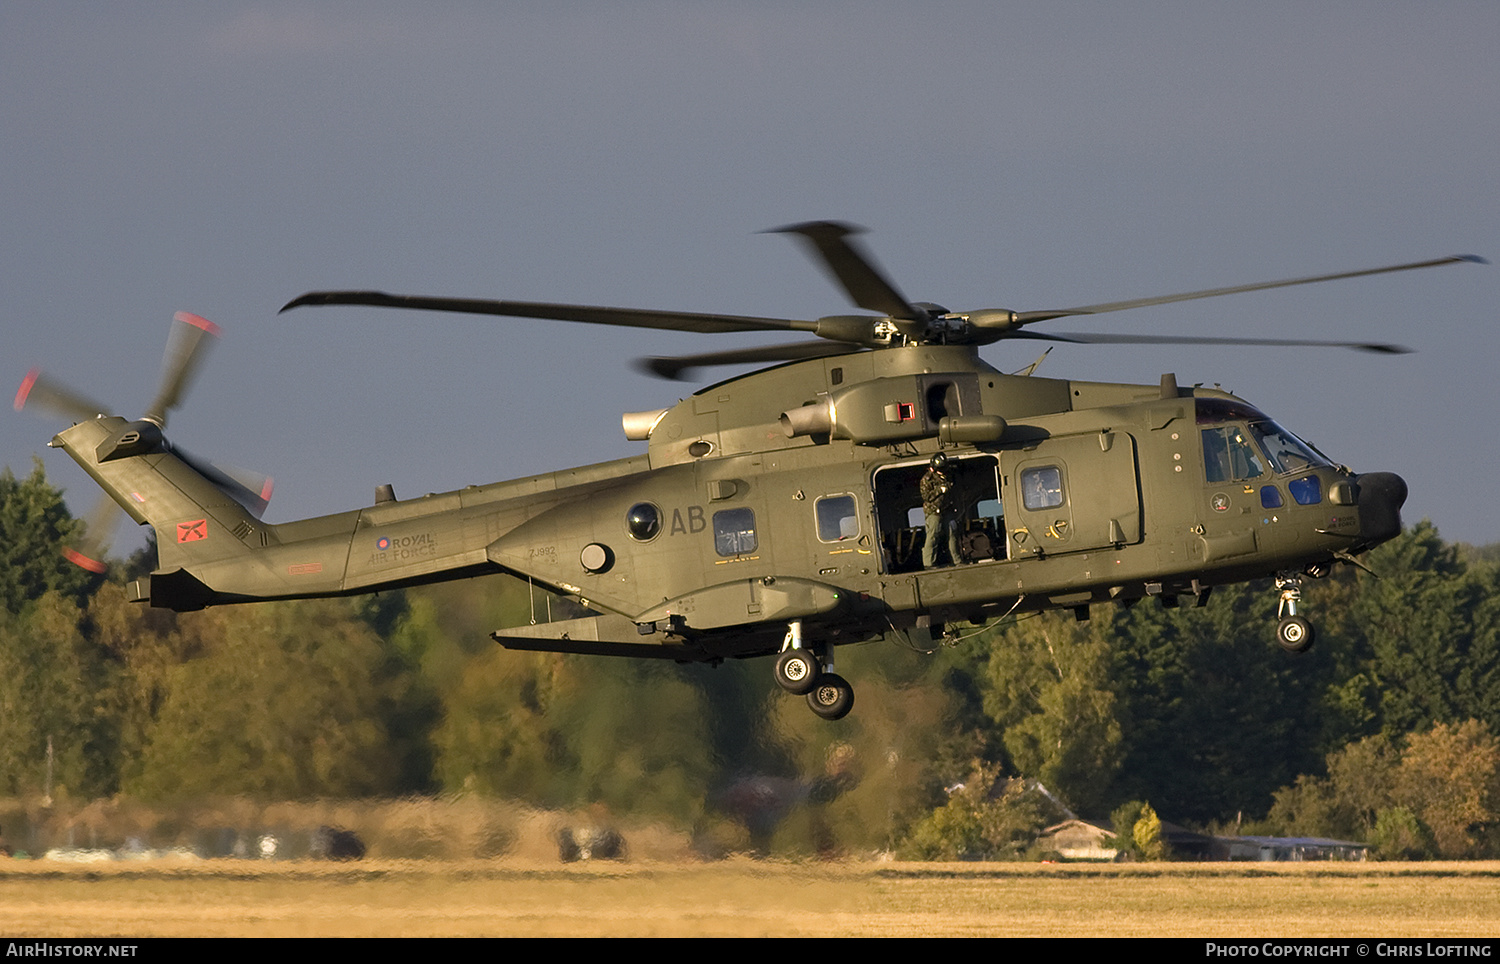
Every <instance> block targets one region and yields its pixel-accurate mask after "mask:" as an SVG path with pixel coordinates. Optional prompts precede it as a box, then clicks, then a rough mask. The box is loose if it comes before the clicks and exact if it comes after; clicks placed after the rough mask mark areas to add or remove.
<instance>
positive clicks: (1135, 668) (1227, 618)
mask: <svg viewBox="0 0 1500 964" xmlns="http://www.w3.org/2000/svg"><path fill="white" fill-rule="evenodd" d="M1274 598H1275V597H1274V593H1273V592H1272V591H1271V589H1270V587H1269V586H1268V585H1267V584H1264V583H1252V584H1248V585H1244V586H1229V587H1219V588H1217V589H1215V590H1214V593H1213V596H1212V597H1211V599H1210V600H1209V602H1208V604H1207V605H1206V606H1203V607H1202V608H1198V607H1184V608H1179V609H1167V608H1163V607H1160V606H1156V605H1152V604H1150V603H1149V602H1142V603H1141V604H1139V605H1136V606H1134V607H1133V608H1131V609H1130V610H1128V611H1124V612H1117V613H1115V614H1114V619H1113V623H1114V625H1113V630H1114V633H1115V634H1116V638H1117V642H1116V644H1115V648H1114V669H1113V686H1114V688H1115V692H1116V694H1117V697H1118V700H1119V710H1118V711H1117V712H1118V713H1119V718H1120V720H1121V726H1122V730H1123V733H1124V734H1125V737H1124V741H1123V744H1122V764H1121V769H1120V775H1119V778H1118V780H1117V783H1116V786H1117V788H1118V791H1119V796H1120V797H1126V796H1129V797H1137V798H1140V799H1149V800H1151V801H1153V803H1154V805H1155V806H1156V807H1157V808H1158V810H1159V811H1160V812H1162V813H1165V814H1167V815H1168V816H1169V817H1171V818H1172V819H1174V820H1196V821H1203V822H1207V821H1210V820H1215V819H1227V818H1232V817H1233V816H1234V815H1235V814H1236V813H1239V812H1248V813H1263V812H1265V810H1266V809H1267V808H1268V807H1269V806H1270V804H1271V795H1272V791H1273V790H1274V789H1275V788H1276V787H1278V786H1283V785H1286V784H1289V783H1291V782H1292V781H1293V780H1294V779H1295V778H1296V776H1297V774H1299V773H1305V772H1309V771H1312V770H1315V769H1317V768H1318V765H1319V763H1320V762H1321V753H1322V752H1326V751H1320V750H1319V745H1320V743H1321V742H1322V738H1323V733H1324V729H1323V727H1324V718H1325V716H1324V714H1325V710H1324V702H1323V694H1324V692H1325V690H1326V688H1327V686H1328V682H1329V679H1330V671H1331V668H1332V667H1333V666H1334V665H1335V659H1336V653H1337V651H1338V650H1339V641H1338V640H1337V639H1323V640H1320V642H1319V646H1318V648H1317V649H1315V650H1314V651H1313V652H1312V653H1309V654H1306V655H1304V656H1301V657H1291V656H1288V655H1287V654H1286V653H1283V652H1281V651H1280V649H1279V648H1278V647H1277V646H1276V644H1275V643H1274V642H1273V641H1272V630H1273V626H1274V614H1275V609H1274V606H1275V602H1274ZM1117 798H1118V797H1117Z"/></svg>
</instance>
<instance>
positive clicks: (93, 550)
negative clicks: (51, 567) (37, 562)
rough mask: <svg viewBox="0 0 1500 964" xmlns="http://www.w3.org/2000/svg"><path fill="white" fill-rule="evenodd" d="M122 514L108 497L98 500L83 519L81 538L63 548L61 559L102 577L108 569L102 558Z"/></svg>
mask: <svg viewBox="0 0 1500 964" xmlns="http://www.w3.org/2000/svg"><path fill="white" fill-rule="evenodd" d="M122 514H123V512H122V511H121V509H120V507H119V506H117V505H115V503H114V500H113V499H111V498H110V497H109V496H107V495H106V496H103V497H102V498H100V499H99V501H97V502H95V503H94V507H93V508H92V509H90V510H89V513H88V515H86V516H84V517H83V534H82V536H81V537H79V538H78V539H77V540H75V541H73V542H72V543H71V544H69V545H67V546H64V547H63V550H62V554H63V558H64V559H67V560H68V561H69V562H71V563H73V565H75V566H79V567H81V568H83V569H87V570H88V571H89V572H93V573H98V574H100V575H102V574H103V573H104V571H105V570H106V569H107V568H109V567H108V566H107V565H106V564H105V562H104V556H105V554H106V553H107V552H108V550H109V544H110V541H111V537H112V536H113V534H114V529H115V525H116V524H117V523H118V522H119V520H120V516H121V515H122Z"/></svg>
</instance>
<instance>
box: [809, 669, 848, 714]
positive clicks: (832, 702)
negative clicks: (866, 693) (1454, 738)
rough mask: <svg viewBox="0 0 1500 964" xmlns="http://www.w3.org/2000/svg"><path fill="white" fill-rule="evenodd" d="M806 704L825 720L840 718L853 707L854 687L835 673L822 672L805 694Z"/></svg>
mask: <svg viewBox="0 0 1500 964" xmlns="http://www.w3.org/2000/svg"><path fill="white" fill-rule="evenodd" d="M807 705H808V706H810V707H812V711H813V712H814V713H816V714H818V715H819V716H821V717H822V718H823V719H825V720H842V719H843V718H844V717H846V716H848V715H849V711H850V710H852V709H854V687H852V686H850V685H849V681H848V680H846V679H844V678H843V677H842V676H840V675H839V674H837V673H824V674H823V675H822V676H820V677H818V680H817V685H815V686H814V687H813V688H812V690H811V691H810V692H809V693H808V694H807Z"/></svg>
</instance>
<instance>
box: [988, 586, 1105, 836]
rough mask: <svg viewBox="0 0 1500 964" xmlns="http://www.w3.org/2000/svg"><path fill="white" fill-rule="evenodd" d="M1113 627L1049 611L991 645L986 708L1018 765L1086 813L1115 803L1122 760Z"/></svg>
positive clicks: (998, 635) (1005, 630)
mask: <svg viewBox="0 0 1500 964" xmlns="http://www.w3.org/2000/svg"><path fill="white" fill-rule="evenodd" d="M1111 629H1112V626H1111V624H1110V621H1109V620H1107V619H1104V620H1099V621H1098V622H1097V623H1096V622H1094V621H1090V622H1086V623H1080V622H1078V621H1076V620H1075V619H1074V618H1073V617H1072V616H1071V615H1059V614H1056V613H1049V614H1046V615H1043V616H1040V617H1037V618H1033V619H1026V620H1022V621H1020V622H1018V623H1015V624H1012V625H1009V626H1005V627H1001V628H998V629H996V630H995V631H993V634H992V635H990V637H989V640H988V651H989V664H988V667H987V675H988V679H987V683H988V686H987V687H986V691H985V697H984V707H985V710H986V711H987V712H988V713H989V715H990V716H991V718H992V719H993V720H994V721H995V723H996V725H997V726H998V727H999V728H1000V731H1001V733H1002V737H1001V739H1002V741H1003V743H1004V746H1005V750H1006V752H1007V753H1008V755H1009V757H1010V760H1011V762H1012V764H1013V765H1014V766H1015V768H1016V770H1017V771H1018V772H1019V773H1021V774H1023V775H1025V776H1029V777H1034V778H1036V779H1038V780H1041V781H1042V782H1043V783H1044V784H1046V785H1047V787H1048V788H1049V789H1051V790H1053V791H1055V792H1057V793H1059V794H1061V795H1062V797H1063V798H1064V799H1066V800H1067V801H1069V803H1070V804H1071V805H1073V806H1074V807H1076V808H1078V809H1079V810H1082V811H1084V812H1089V811H1093V812H1096V813H1097V812H1100V811H1102V810H1103V809H1104V808H1105V807H1106V806H1107V803H1108V801H1109V800H1110V799H1111V797H1110V790H1111V786H1112V783H1113V780H1114V777H1115V774H1116V772H1117V771H1118V770H1119V768H1120V762H1121V759H1120V758H1121V744H1122V742H1123V735H1122V731H1121V727H1120V722H1119V719H1118V718H1117V715H1116V696H1115V692H1114V690H1113V688H1112V680H1111V678H1110V675H1111V673H1110V671H1111V662H1112V648H1113V640H1112V639H1111V638H1110V636H1111V632H1110V631H1111Z"/></svg>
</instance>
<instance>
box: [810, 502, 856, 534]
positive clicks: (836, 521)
mask: <svg viewBox="0 0 1500 964" xmlns="http://www.w3.org/2000/svg"><path fill="white" fill-rule="evenodd" d="M814 512H815V514H816V515H817V517H818V541H820V542H843V541H844V540H845V539H853V538H856V537H857V536H858V535H859V514H858V511H857V509H856V506H855V503H854V496H852V495H825V496H824V497H823V498H821V499H819V500H818V501H817V503H816V504H815V505H814Z"/></svg>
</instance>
